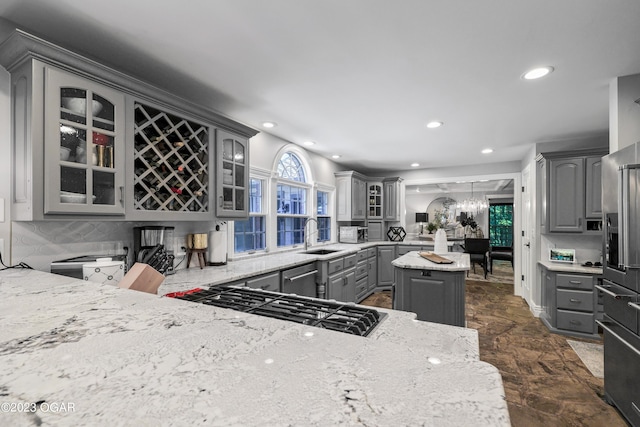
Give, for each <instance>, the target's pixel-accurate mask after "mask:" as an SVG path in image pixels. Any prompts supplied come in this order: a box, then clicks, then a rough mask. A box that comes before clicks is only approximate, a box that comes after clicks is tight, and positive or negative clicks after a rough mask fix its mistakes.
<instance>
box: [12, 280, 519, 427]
mask: <svg viewBox="0 0 640 427" xmlns="http://www.w3.org/2000/svg"><path fill="white" fill-rule="evenodd" d="M0 296H1V298H0V321H1V322H2V323H1V324H2V325H3V327H2V328H0V343H1V344H0V363H1V365H2V368H3V369H2V370H1V371H0V384H1V386H0V389H1V390H2V399H0V400H2V401H3V402H8V403H10V404H14V407H17V405H18V404H25V403H26V404H31V403H33V402H42V401H44V403H45V404H46V405H45V406H44V407H43V405H42V404H38V405H36V407H37V408H38V411H37V412H36V413H30V412H22V413H15V412H6V411H0V425H12V426H22V425H24V426H27V425H28V426H31V425H42V426H52V425H55V426H76V425H91V426H102V425H104V426H112V425H124V426H128V425H132V426H134V425H135V426H138V425H163V426H165V425H176V426H183V425H184V426H197V425H230V426H231V425H234V426H236V425H237V426H258V425H260V426H262V425H270V426H280V425H282V426H288V425H315V426H333V425H339V424H340V425H376V426H387V425H389V426H392V425H393V426H395V425H439V426H440V425H442V426H447V425H451V426H466V425H468V426H481V425H486V426H508V425H510V421H509V413H508V410H507V405H506V402H505V399H504V389H503V385H502V380H501V377H500V374H499V372H498V371H497V369H496V368H495V367H493V366H491V365H489V364H487V363H484V362H481V361H479V360H478V359H477V351H478V350H477V346H478V344H477V332H476V331H474V330H470V329H465V328H458V327H452V326H447V325H439V324H433V323H428V322H420V321H415V320H414V319H415V317H414V316H413V315H412V314H411V313H402V312H395V311H393V310H382V311H385V312H387V313H388V314H389V315H388V316H387V318H386V319H385V320H384V322H383V323H382V324H381V325H380V327H379V328H378V329H376V330H375V331H374V332H373V333H372V335H370V336H369V337H367V338H363V337H357V336H353V335H348V334H343V333H339V332H334V331H329V330H325V329H320V328H311V327H308V326H304V325H299V324H295V323H292V322H287V321H282V320H277V319H269V318H265V317H260V316H255V315H251V314H245V313H240V312H236V311H233V310H226V309H222V308H217V307H211V306H205V305H202V304H195V303H191V302H188V301H181V300H175V299H172V298H166V297H161V296H157V295H152V294H146V293H142V292H136V291H131V290H127V289H120V288H116V287H112V286H109V285H101V284H96V283H91V282H84V281H80V280H76V279H73V278H69V277H65V276H58V275H52V274H49V273H43V272H38V271H33V270H16V269H12V270H5V271H2V272H0ZM438 361H440V362H441V363H439V364H436V363H434V362H438ZM54 403H57V404H65V408H66V411H57V412H54V411H52V410H49V411H45V410H44V409H46V408H49V406H48V405H52V404H54ZM71 405H72V406H73V411H71V410H70V407H71Z"/></svg>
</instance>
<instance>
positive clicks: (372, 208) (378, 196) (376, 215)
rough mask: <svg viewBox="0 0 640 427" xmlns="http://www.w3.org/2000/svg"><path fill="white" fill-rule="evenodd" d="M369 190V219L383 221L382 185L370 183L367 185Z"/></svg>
mask: <svg viewBox="0 0 640 427" xmlns="http://www.w3.org/2000/svg"><path fill="white" fill-rule="evenodd" d="M367 188H368V194H367V196H368V197H367V200H368V204H369V210H368V212H367V218H369V219H382V183H381V182H370V183H368V184H367Z"/></svg>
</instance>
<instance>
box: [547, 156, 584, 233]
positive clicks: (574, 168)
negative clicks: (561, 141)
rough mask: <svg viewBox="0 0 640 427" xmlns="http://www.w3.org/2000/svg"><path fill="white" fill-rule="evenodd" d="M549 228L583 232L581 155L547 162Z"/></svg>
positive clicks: (551, 229) (582, 163) (582, 169)
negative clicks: (548, 176) (548, 177)
mask: <svg viewBox="0 0 640 427" xmlns="http://www.w3.org/2000/svg"><path fill="white" fill-rule="evenodd" d="M549 173H550V188H549V209H550V210H549V214H550V215H549V231H552V232H554V231H556V232H557V231H561V232H582V230H583V225H584V197H585V183H584V159H582V158H576V159H557V160H556V159H553V160H551V161H550V162H549Z"/></svg>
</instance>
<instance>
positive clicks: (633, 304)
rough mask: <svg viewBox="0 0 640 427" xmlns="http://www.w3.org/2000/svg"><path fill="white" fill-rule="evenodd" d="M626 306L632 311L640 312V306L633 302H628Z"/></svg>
mask: <svg viewBox="0 0 640 427" xmlns="http://www.w3.org/2000/svg"><path fill="white" fill-rule="evenodd" d="M627 305H628V306H629V307H631V308H633V309H634V310H638V311H640V305H638V304H636V303H635V302H628V303H627Z"/></svg>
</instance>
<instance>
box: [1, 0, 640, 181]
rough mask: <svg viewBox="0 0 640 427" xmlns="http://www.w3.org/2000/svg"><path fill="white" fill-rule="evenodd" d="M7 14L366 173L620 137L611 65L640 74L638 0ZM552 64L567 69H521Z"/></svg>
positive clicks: (60, 8)
mask: <svg viewBox="0 0 640 427" xmlns="http://www.w3.org/2000/svg"><path fill="white" fill-rule="evenodd" d="M0 16H2V17H3V18H5V19H8V20H11V21H13V22H16V23H17V24H19V25H20V26H21V27H23V28H25V29H27V30H29V31H31V32H33V33H35V34H37V35H40V36H42V37H43V38H45V39H48V40H51V41H53V42H56V43H59V44H61V45H63V46H65V47H68V48H71V49H72V50H78V51H80V52H84V53H88V54H89V55H91V56H93V57H95V58H97V59H100V60H101V61H102V62H104V63H106V64H109V65H112V66H115V67H117V68H119V69H122V70H124V71H125V72H127V73H129V74H134V75H136V76H139V77H141V78H143V79H145V80H149V81H151V82H153V83H155V84H156V85H158V86H160V87H163V88H165V89H168V90H170V91H175V92H178V93H181V94H184V95H185V97H188V98H189V99H191V100H193V101H195V102H198V103H201V104H203V105H205V106H207V107H209V108H213V109H214V110H217V111H219V112H221V113H223V114H224V115H226V116H229V117H231V118H233V119H236V120H238V121H240V122H242V123H245V124H247V125H249V126H252V127H254V128H256V129H260V124H261V123H262V122H263V121H265V120H271V121H275V122H277V123H278V126H277V127H276V128H274V129H272V130H271V131H270V132H271V133H273V134H274V135H277V136H279V137H281V138H284V139H285V140H288V141H291V142H293V143H297V144H302V143H303V142H304V141H306V140H312V141H315V142H316V145H315V146H313V147H311V148H308V149H309V150H311V151H316V152H317V153H319V154H321V155H324V156H327V157H328V156H330V155H332V154H334V153H336V154H340V155H342V158H341V159H339V160H338V162H339V163H342V164H343V165H344V166H345V167H348V168H355V169H358V170H361V171H362V172H365V173H367V172H371V171H387V170H391V171H397V170H404V169H410V166H409V165H410V164H411V163H413V162H418V163H420V165H421V166H420V168H431V167H442V166H451V165H468V164H479V163H494V162H503V161H514V160H520V159H522V158H523V157H524V155H525V153H526V151H527V150H528V149H529V148H530V147H531V146H532V144H533V143H536V142H548V141H556V140H564V139H574V138H580V137H592V136H598V135H602V136H605V138H606V135H607V133H608V88H609V83H610V81H611V79H613V78H615V77H616V76H624V75H629V74H637V73H640V2H639V1H636V0H562V1H558V0H538V1H529V2H525V1H513V0H483V1H471V0H401V1H390V0H322V1H318V0H268V1H266V0H188V1H184V0H183V1H175V0H109V1H105V0H99V1H96V0H55V1H54V0H2V2H0ZM539 65H552V66H554V67H555V72H554V73H552V74H551V75H549V76H548V77H545V78H543V79H541V80H538V81H524V80H522V79H521V78H520V76H521V75H522V73H523V72H525V71H526V70H528V69H529V68H531V67H534V66H539ZM638 118H639V120H640V106H639V107H638ZM430 120H440V121H443V122H444V126H442V127H441V128H439V129H435V130H431V129H427V128H426V126H425V125H426V123H427V122H428V121H430ZM261 130H262V129H261ZM485 147H491V148H493V149H494V150H495V151H494V153H492V154H490V155H482V154H480V150H481V149H483V148H485Z"/></svg>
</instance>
